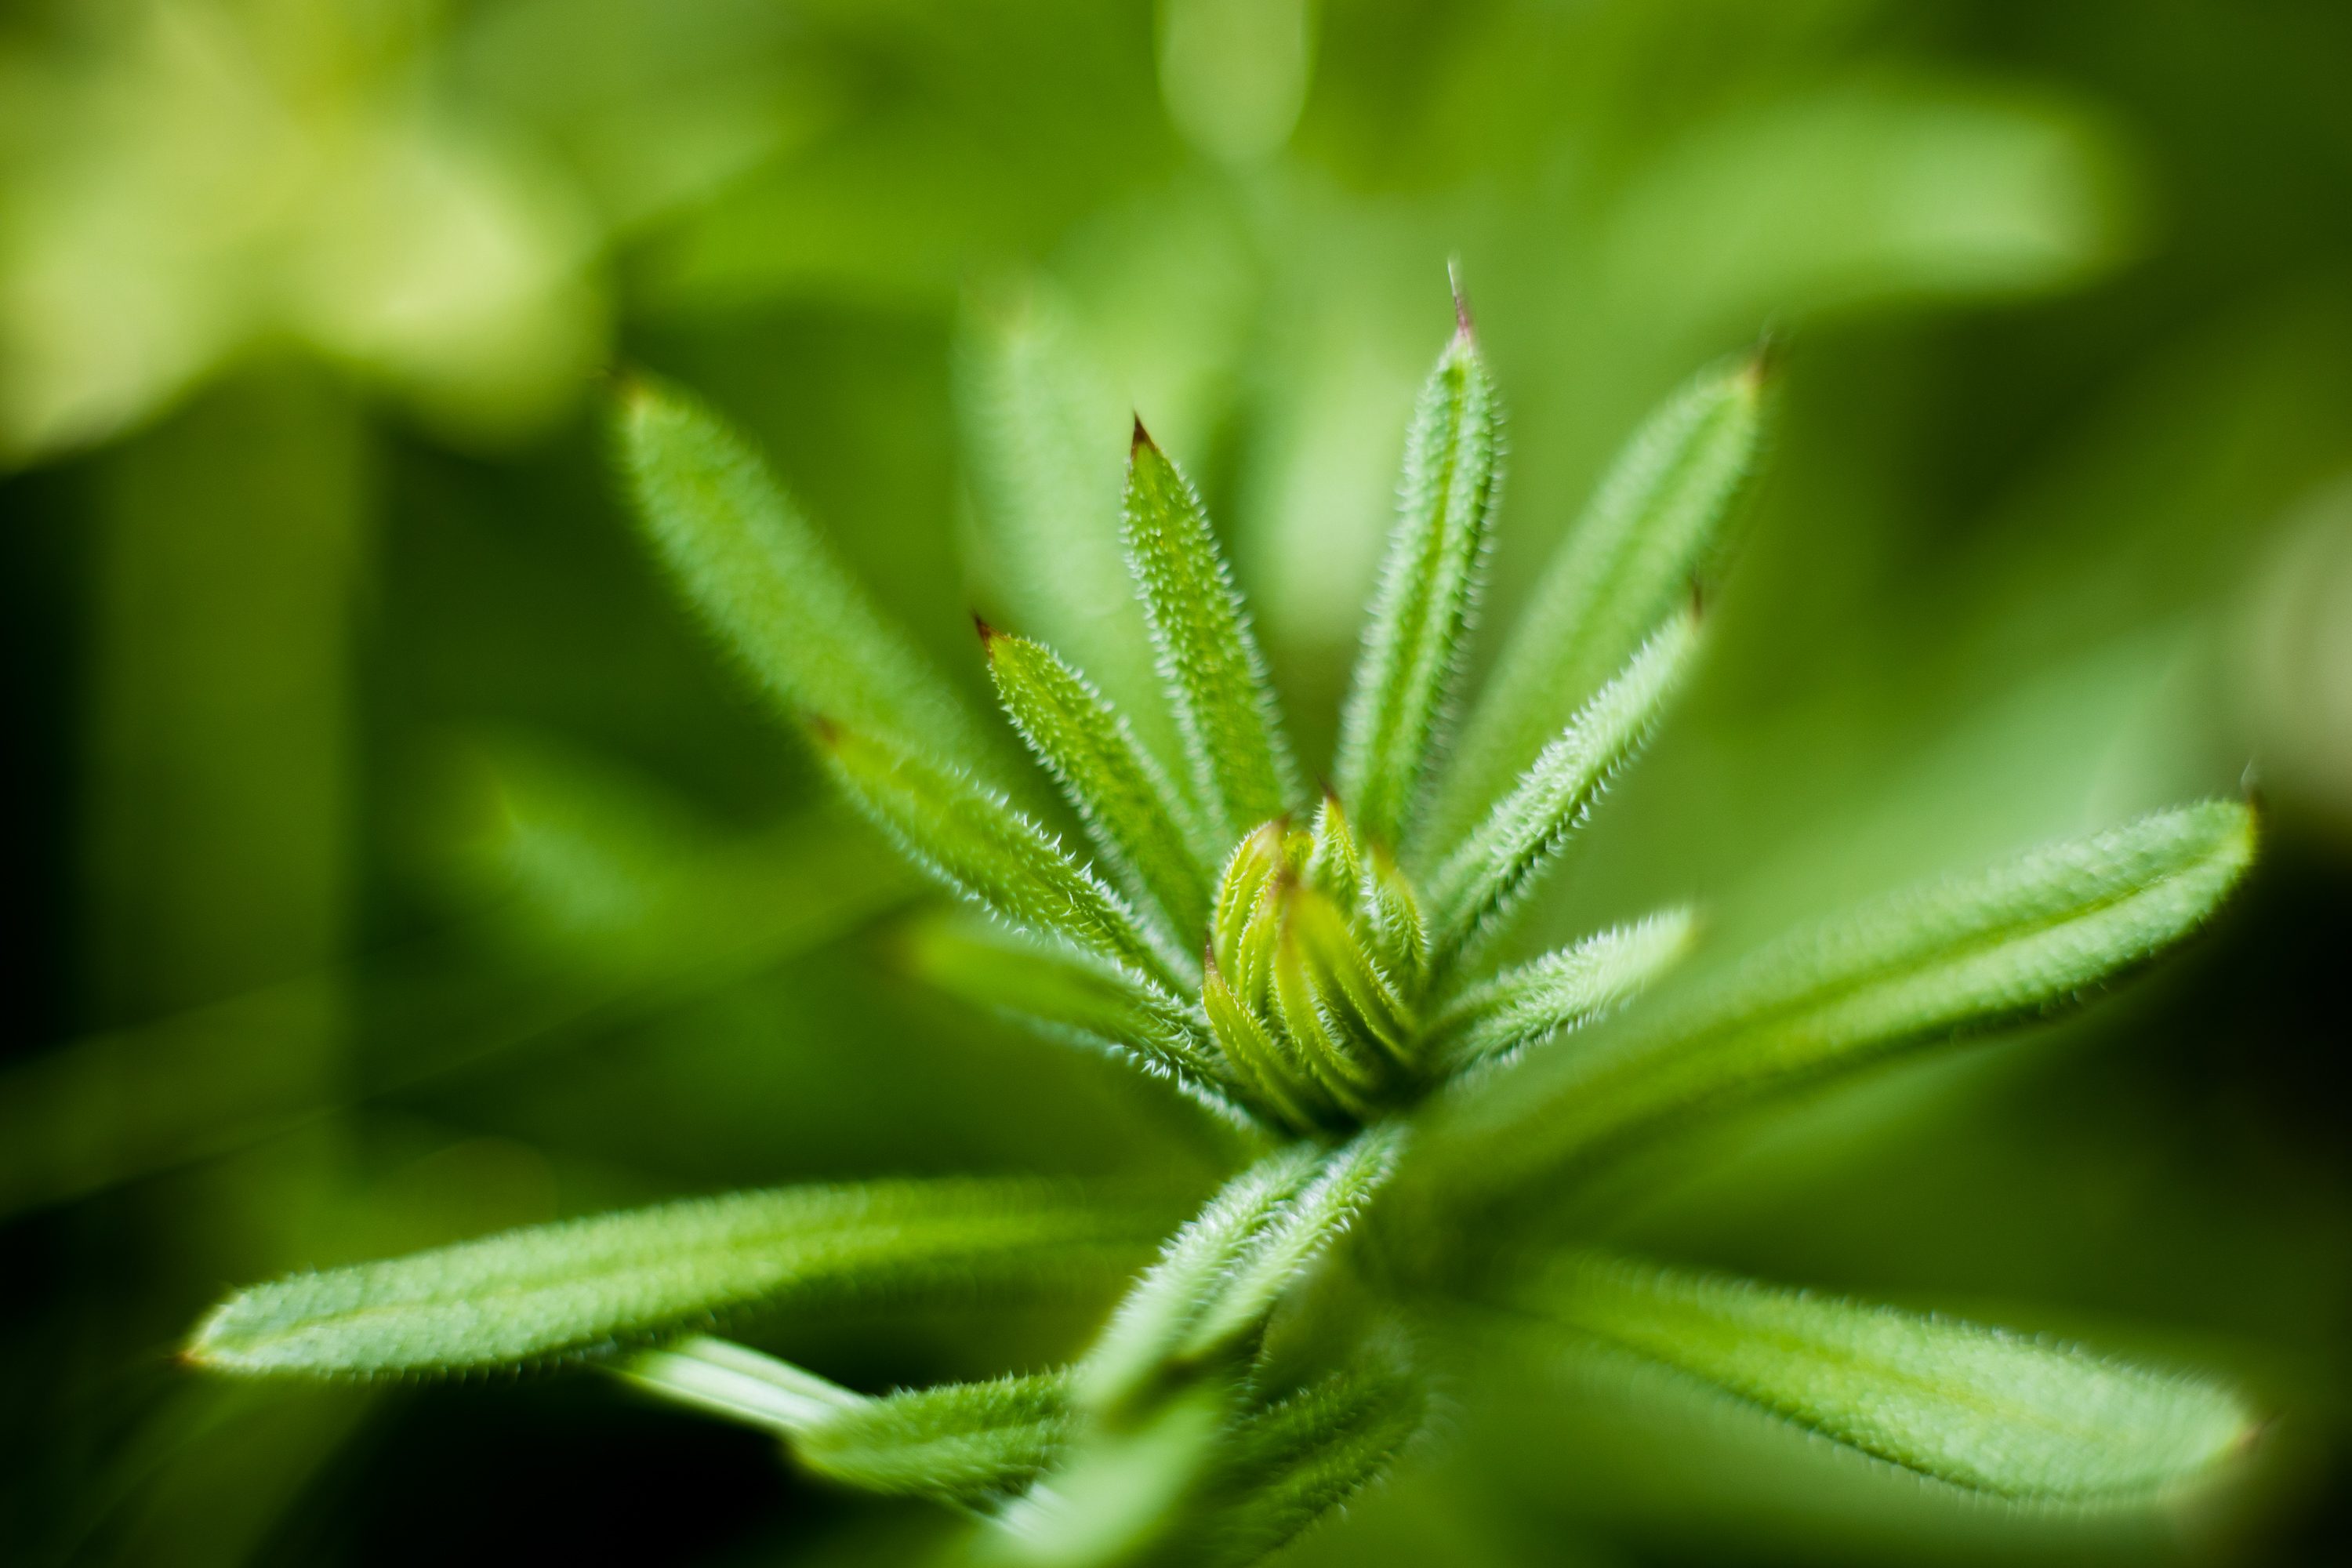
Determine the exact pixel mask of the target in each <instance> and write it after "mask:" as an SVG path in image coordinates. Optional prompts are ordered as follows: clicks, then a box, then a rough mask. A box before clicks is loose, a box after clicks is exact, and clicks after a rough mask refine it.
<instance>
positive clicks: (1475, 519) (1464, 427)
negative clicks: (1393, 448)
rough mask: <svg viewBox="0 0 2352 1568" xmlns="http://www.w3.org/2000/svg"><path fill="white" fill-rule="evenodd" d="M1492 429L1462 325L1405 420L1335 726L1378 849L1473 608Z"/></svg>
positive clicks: (1343, 781)
mask: <svg viewBox="0 0 2352 1568" xmlns="http://www.w3.org/2000/svg"><path fill="white" fill-rule="evenodd" d="M1498 423H1499V418H1498V415H1497V411H1496V400H1495V388H1494V384H1493V383H1492V382H1491V381H1489V380H1488V379H1487V376H1486V366H1485V365H1484V364H1483V363H1480V361H1479V357H1478V347H1477V344H1476V342H1475V341H1474V339H1473V338H1472V336H1471V333H1470V330H1469V326H1468V323H1467V321H1465V322H1464V325H1463V328H1462V330H1461V331H1458V332H1456V333H1455V334H1454V341H1453V342H1450V343H1448V344H1447V345H1446V348H1445V353H1444V354H1443V355H1441V356H1440V357H1439V359H1438V362H1437V368H1436V369H1435V370H1433V371H1432V372H1431V373H1430V377H1429V381H1428V383H1427V384H1426V385H1424V386H1423V388H1422V393H1421V403H1420V406H1419V407H1418V408H1416V409H1415V410H1414V412H1413V419H1412V431H1411V433H1410V434H1409V435H1408V436H1407V437H1406V440H1405V456H1404V488H1403V499H1402V506H1401V508H1400V510H1399V515H1398V518H1397V526H1396V531H1395V533H1394V534H1393V535H1392V536H1391V539H1390V541H1389V553H1388V561H1387V563H1386V564H1385V565H1384V566H1383V567H1382V568H1381V589H1380V596H1379V598H1378V599H1376V600H1375V601H1374V603H1373V605H1372V614H1371V619H1370V622H1369V623H1368V624H1367V625H1366V627H1365V630H1364V648H1363V653H1362V654H1361V656H1360V658H1358V660H1357V663H1356V675H1355V683H1354V686H1353V688H1352V689H1350V691H1349V696H1348V705H1347V709H1346V710H1345V712H1344V713H1343V714H1342V716H1341V720H1340V735H1339V792H1340V794H1341V795H1342V796H1343V797H1344V798H1345V799H1346V800H1347V802H1348V804H1349V806H1350V807H1352V808H1353V810H1354V811H1355V813H1356V816H1357V819H1358V821H1359V823H1360V825H1361V826H1362V828H1363V830H1364V831H1365V832H1366V833H1368V834H1370V836H1371V837H1374V838H1376V839H1379V840H1381V841H1382V842H1384V843H1389V844H1394V843H1396V842H1397V841H1398V839H1399V838H1400V837H1401V836H1402V834H1403V832H1404V829H1405V826H1406V825H1407V822H1408V821H1409V819H1410V816H1411V814H1412V808H1413V805H1414V804H1415V802H1416V800H1417V798H1418V796H1419V794H1420V790H1421V784H1422V776H1423V770H1424V769H1425V768H1426V767H1427V766H1428V764H1429V760H1430V758H1431V756H1432V755H1433V752H1434V751H1435V748H1436V743H1437V741H1438V738H1439V727H1440V724H1441V722H1442V721H1443V720H1444V717H1445V708H1446V704H1447V702H1448V700H1450V699H1451V697H1452V695H1453V686H1454V677H1455V675H1456V674H1457V673H1458V670H1459V666H1460V662H1461V652H1462V641H1463V638H1464V637H1465V635H1466V634H1467V633H1468V631H1469V629H1470V621H1471V616H1472V615H1473V614H1474V612H1475V609H1476V606H1477V600H1478V586H1479V570H1480V567H1481V566H1482V565H1483V564H1484V558H1485V555H1486V540H1487V534H1488V529H1489V525H1490V522H1491V521H1492V518H1493V513H1494V506H1495V495H1496V488H1497V481H1498V479H1499V477H1500V465H1499V464H1498V462H1497V458H1498V455H1499V454H1498V451H1497V447H1498V442H1497V440H1496V427H1497V425H1498Z"/></svg>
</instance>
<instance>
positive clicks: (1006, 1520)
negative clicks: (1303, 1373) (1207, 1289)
mask: <svg viewBox="0 0 2352 1568" xmlns="http://www.w3.org/2000/svg"><path fill="white" fill-rule="evenodd" d="M1230 1404H1231V1400H1230V1395H1229V1390H1228V1389H1226V1388H1225V1387H1223V1386H1220V1385H1219V1384H1214V1383H1207V1384H1201V1385H1199V1386H1196V1387H1193V1388H1191V1389H1187V1390H1185V1391H1183V1392H1181V1394H1178V1395H1177V1396H1176V1397H1174V1398H1172V1399H1170V1400H1168V1401H1167V1402H1165V1403H1164V1404H1162V1405H1159V1406H1157V1407H1156V1408H1154V1409H1153V1410H1151V1411H1150V1413H1149V1414H1148V1415H1145V1416H1143V1417H1142V1418H1141V1419H1140V1420H1139V1421H1137V1422H1136V1423H1135V1424H1133V1425H1132V1426H1123V1427H1120V1428H1118V1429H1116V1430H1105V1429H1103V1428H1101V1427H1099V1426H1097V1428H1096V1429H1095V1430H1094V1431H1093V1432H1091V1433H1090V1434H1089V1435H1088V1437H1087V1440H1086V1441H1083V1442H1081V1443H1079V1444H1078V1445H1076V1447H1074V1448H1073V1450H1072V1452H1071V1454H1070V1456H1069V1458H1068V1462H1067V1463H1066V1464H1065V1465H1063V1466H1062V1467H1061V1468H1059V1469H1057V1470H1056V1471H1055V1472H1054V1473H1053V1474H1052V1475H1050V1476H1048V1477H1047V1478H1045V1479H1044V1480H1043V1481H1041V1482H1040V1483H1039V1484H1038V1485H1036V1486H1034V1487H1031V1488H1030V1489H1028V1490H1027V1491H1025V1492H1024V1493H1022V1494H1021V1495H1020V1496H1019V1497H1016V1498H1014V1499H1013V1500H1012V1501H1011V1502H1009V1503H1007V1504H1005V1506H1004V1507H1003V1509H1002V1510H999V1511H998V1512H997V1514H996V1515H995V1517H994V1518H993V1519H992V1521H991V1529H990V1530H989V1531H988V1532H987V1533H986V1534H984V1535H983V1536H982V1538H981V1539H980V1541H979V1542H978V1543H977V1550H976V1551H975V1552H974V1557H975V1560H976V1561H978V1562H981V1563H1024V1564H1030V1565H1032V1568H1113V1565H1114V1564H1119V1563H1139V1562H1145V1561H1150V1557H1149V1556H1148V1555H1147V1553H1150V1552H1152V1551H1153V1549H1154V1548H1157V1547H1160V1546H1162V1545H1164V1544H1165V1543H1166V1542H1167V1541H1168V1539H1169V1537H1170V1536H1171V1533H1172V1532H1174V1531H1177V1530H1178V1529H1180V1528H1181V1523H1182V1520H1183V1513H1184V1509H1183V1504H1184V1503H1185V1501H1186V1500H1187V1498H1188V1496H1190V1495H1191V1494H1192V1491H1193V1489H1194V1485H1195V1483H1196V1481H1197V1480H1198V1479H1199V1478H1200V1476H1201V1474H1202V1471H1203V1470H1204V1469H1205V1468H1207V1467H1208V1465H1209V1464H1210V1462H1211V1461H1212V1460H1213V1458H1214V1456H1215V1453H1216V1447H1217V1441H1218V1439H1219V1437H1220V1436H1222V1435H1223V1432H1224V1429H1225V1426H1226V1424H1227V1420H1228V1416H1229V1406H1230Z"/></svg>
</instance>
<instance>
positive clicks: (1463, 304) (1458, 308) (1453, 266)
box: [1445, 256, 1477, 342]
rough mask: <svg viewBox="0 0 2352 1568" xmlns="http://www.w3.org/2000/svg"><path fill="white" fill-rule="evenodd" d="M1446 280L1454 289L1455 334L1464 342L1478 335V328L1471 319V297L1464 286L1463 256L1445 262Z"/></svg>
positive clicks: (1450, 258)
mask: <svg viewBox="0 0 2352 1568" xmlns="http://www.w3.org/2000/svg"><path fill="white" fill-rule="evenodd" d="M1445 281H1446V283H1447V284H1448V285H1449V286H1450V287H1451V288H1452V289H1453V290H1454V337H1455V338H1456V339H1457V340H1459V341H1462V342H1469V341H1470V340H1471V339H1473V338H1475V337H1476V336H1477V328H1476V326H1475V323H1473V321H1471V319H1470V297H1469V295H1468V294H1466V293H1465V292H1464V291H1463V288H1462V258H1460V257H1458V256H1454V257H1449V258H1447V259H1446V262H1445Z"/></svg>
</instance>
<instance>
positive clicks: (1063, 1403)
mask: <svg viewBox="0 0 2352 1568" xmlns="http://www.w3.org/2000/svg"><path fill="white" fill-rule="evenodd" d="M1076 1425H1077V1418H1076V1415H1074V1414H1073V1412H1072V1408H1071V1404H1070V1373H1068V1372H1066V1371H1059V1372H1052V1373H1043V1374H1041V1375H1038V1376H1034V1377H1003V1378H997V1379H994V1380H992V1381H991V1382H987V1383H950V1384H940V1385H939V1386H937V1387H932V1388H917V1389H908V1390H905V1391H903V1392H901V1393H898V1394H888V1395H886V1396H885V1397H883V1398H880V1399H869V1400H866V1401H865V1402H863V1403H862V1404H861V1405H859V1406H858V1407H857V1408H856V1409H855V1410H850V1411H845V1412H843V1413H842V1414H840V1415H835V1416H833V1417H831V1418H829V1419H827V1420H825V1421H824V1422H821V1423H819V1424H817V1425H815V1426H812V1427H810V1428H809V1429H808V1430H806V1431H804V1432H802V1433H801V1434H799V1435H798V1437H797V1440H796V1441H795V1443H794V1445H793V1451H794V1452H795V1453H796V1454H797V1455H798V1456H799V1457H800V1460H801V1463H802V1464H803V1465H805V1466H807V1467H808V1468H810V1469H812V1470H814V1471H815V1472H816V1473H817V1474H819V1475H821V1476H824V1477H826V1478H827V1479H831V1480H835V1481H838V1482H840V1483H841V1484H843V1485H845V1486H853V1487H858V1488H862V1489H865V1490H866V1491H875V1492H891V1493H899V1494H904V1495H912V1496H919V1497H932V1498H940V1499H942V1500H948V1501H956V1502H968V1503H979V1502H982V1501H985V1500H989V1499H991V1498H999V1497H1004V1496H1007V1495H1010V1494H1012V1493H1014V1492H1017V1491H1019V1490H1020V1489H1022V1488H1024V1487H1025V1486H1027V1485H1028V1484H1029V1483H1030V1482H1031V1481H1034V1480H1035V1479H1037V1477H1038V1476H1040V1475H1042V1474H1044V1473H1045V1470H1046V1469H1048V1468H1051V1467H1052V1466H1053V1465H1054V1464H1055V1462H1056V1461H1058V1460H1059V1459H1060V1458H1061V1457H1062V1455H1063V1453H1064V1451H1065V1450H1066V1449H1067V1447H1069V1445H1070V1440H1071V1438H1072V1436H1074V1434H1075V1431H1076Z"/></svg>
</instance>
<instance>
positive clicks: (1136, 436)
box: [1127, 414, 1159, 452]
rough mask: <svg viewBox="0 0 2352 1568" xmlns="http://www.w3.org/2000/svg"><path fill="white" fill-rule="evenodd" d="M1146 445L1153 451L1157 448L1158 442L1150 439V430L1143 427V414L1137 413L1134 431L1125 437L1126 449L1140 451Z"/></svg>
mask: <svg viewBox="0 0 2352 1568" xmlns="http://www.w3.org/2000/svg"><path fill="white" fill-rule="evenodd" d="M1145 447H1150V448H1152V450H1154V451H1157V450H1159V444H1158V443H1157V442H1155V441H1153V440H1152V438H1151V432H1150V431H1149V430H1146V429H1145V428H1144V427H1143V416H1142V415H1141V414H1138V415H1136V416H1135V431H1134V433H1133V434H1132V435H1130V436H1129V437H1128V438H1127V449H1128V450H1129V452H1140V451H1142V450H1143V449H1144V448H1145Z"/></svg>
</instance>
